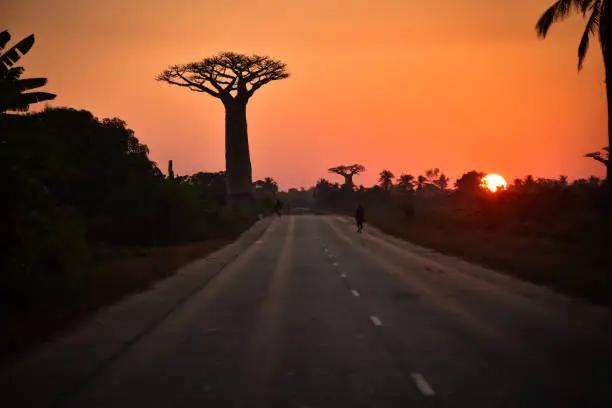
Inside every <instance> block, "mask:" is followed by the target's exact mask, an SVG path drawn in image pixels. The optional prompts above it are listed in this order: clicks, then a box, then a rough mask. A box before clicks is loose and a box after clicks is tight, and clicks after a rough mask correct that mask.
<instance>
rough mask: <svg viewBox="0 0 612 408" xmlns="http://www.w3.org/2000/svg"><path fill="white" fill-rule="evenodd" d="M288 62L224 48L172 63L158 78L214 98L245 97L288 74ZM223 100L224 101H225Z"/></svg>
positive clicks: (246, 98)
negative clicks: (200, 58)
mask: <svg viewBox="0 0 612 408" xmlns="http://www.w3.org/2000/svg"><path fill="white" fill-rule="evenodd" d="M286 68H287V65H286V64H284V63H282V62H280V61H277V60H274V59H272V58H270V57H267V56H263V57H262V56H259V55H251V56H247V55H242V54H236V53H233V52H223V53H221V54H218V55H216V56H214V57H209V58H205V59H203V60H202V61H198V62H190V63H188V64H180V65H173V66H171V67H170V68H168V69H166V70H165V71H163V72H162V73H161V74H159V75H158V76H157V80H158V81H165V82H168V83H170V84H172V85H178V86H183V87H186V88H188V89H190V90H192V91H196V92H205V93H207V94H209V95H212V96H214V97H216V98H219V99H221V100H222V101H223V100H224V99H229V98H236V99H243V100H245V101H248V99H249V98H250V97H251V96H253V94H254V93H255V91H257V90H258V89H259V88H261V87H262V86H263V85H265V84H267V83H269V82H272V81H276V80H279V79H284V78H287V77H288V76H289V73H288V72H287V70H286ZM224 102H225V101H224Z"/></svg>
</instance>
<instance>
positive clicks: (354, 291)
mask: <svg viewBox="0 0 612 408" xmlns="http://www.w3.org/2000/svg"><path fill="white" fill-rule="evenodd" d="M351 293H352V294H353V296H355V297H359V292H357V291H356V290H351Z"/></svg>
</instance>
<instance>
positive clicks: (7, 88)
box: [0, 30, 55, 114]
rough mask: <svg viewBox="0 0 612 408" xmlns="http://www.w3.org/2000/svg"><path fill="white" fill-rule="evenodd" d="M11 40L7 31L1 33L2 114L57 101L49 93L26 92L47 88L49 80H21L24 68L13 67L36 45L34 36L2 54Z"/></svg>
mask: <svg viewBox="0 0 612 408" xmlns="http://www.w3.org/2000/svg"><path fill="white" fill-rule="evenodd" d="M10 40H11V35H10V34H9V32H8V31H7V30H4V31H2V32H0V53H1V54H0V114H3V113H4V112H7V111H22V112H25V111H27V110H28V109H29V108H30V105H31V104H34V103H37V102H43V101H49V100H51V99H55V95H54V94H52V93H48V92H26V91H31V90H33V89H37V88H40V87H42V86H45V85H46V83H47V79H46V78H28V79H21V76H22V75H23V71H24V68H23V67H15V66H13V65H14V64H15V63H16V62H17V61H19V60H20V59H21V57H22V56H23V55H25V54H26V53H27V52H28V51H29V50H30V49H31V48H32V46H33V45H34V34H31V35H30V36H28V37H26V38H24V39H23V40H21V41H20V42H18V43H17V44H16V45H14V46H13V47H11V48H10V49H9V50H8V51H6V52H4V53H2V51H3V49H4V47H6V45H7V44H8V42H9V41H10Z"/></svg>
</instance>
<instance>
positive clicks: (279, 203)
mask: <svg viewBox="0 0 612 408" xmlns="http://www.w3.org/2000/svg"><path fill="white" fill-rule="evenodd" d="M282 209H283V202H282V201H281V200H280V199H279V200H276V204H274V212H276V215H278V217H279V218H280V216H281V210H282Z"/></svg>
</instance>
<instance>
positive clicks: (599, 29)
mask: <svg viewBox="0 0 612 408" xmlns="http://www.w3.org/2000/svg"><path fill="white" fill-rule="evenodd" d="M611 7H612V1H611V0H558V1H555V3H554V4H553V5H552V6H550V7H549V8H548V10H546V12H544V14H543V15H542V17H540V20H538V23H537V25H536V31H537V32H538V35H539V36H540V37H542V38H545V37H546V35H547V34H548V31H549V30H550V27H551V26H552V25H553V24H554V23H556V22H557V21H561V20H564V19H565V18H566V17H568V16H569V15H570V14H571V13H572V12H575V13H578V14H582V16H583V17H585V18H586V17H587V16H588V19H587V25H586V28H585V30H584V33H583V34H582V38H581V40H580V44H579V45H578V70H579V71H580V70H581V69H582V64H583V63H584V58H585V57H586V54H587V52H588V50H589V45H590V41H591V37H592V36H596V37H598V39H599V43H600V45H601V50H602V54H603V62H604V71H605V83H606V98H607V102H608V148H610V147H612V12H610V10H611ZM606 178H607V180H608V188H612V167H611V166H606Z"/></svg>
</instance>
